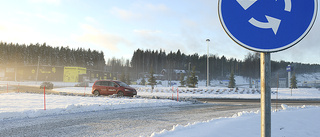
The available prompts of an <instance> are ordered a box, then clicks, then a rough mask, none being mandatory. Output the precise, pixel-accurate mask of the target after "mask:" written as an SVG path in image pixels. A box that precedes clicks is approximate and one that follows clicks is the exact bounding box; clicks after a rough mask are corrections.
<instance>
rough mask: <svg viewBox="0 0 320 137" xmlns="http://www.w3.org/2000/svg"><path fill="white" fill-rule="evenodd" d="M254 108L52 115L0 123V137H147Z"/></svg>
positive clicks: (216, 106) (177, 108)
mask: <svg viewBox="0 0 320 137" xmlns="http://www.w3.org/2000/svg"><path fill="white" fill-rule="evenodd" d="M258 108H259V106H258V105H256V104H249V105H232V104H193V105H183V106H173V107H157V108H150V107H149V108H134V109H120V110H108V111H98V112H83V113H76V114H65V115H54V116H45V117H38V118H27V119H20V120H19V119H15V120H4V121H0V124H1V125H2V126H1V127H0V136H150V135H151V134H152V133H153V132H159V131H161V130H163V129H167V130H169V129H172V127H173V126H174V125H177V124H180V125H186V124H188V123H190V122H199V121H207V120H211V119H212V118H219V117H229V116H232V115H233V114H235V113H237V112H240V111H251V110H257V109H258Z"/></svg>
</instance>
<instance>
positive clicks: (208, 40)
mask: <svg viewBox="0 0 320 137" xmlns="http://www.w3.org/2000/svg"><path fill="white" fill-rule="evenodd" d="M206 41H207V87H209V82H210V81H209V42H210V39H207V40H206Z"/></svg>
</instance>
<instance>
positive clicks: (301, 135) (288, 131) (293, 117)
mask: <svg viewBox="0 0 320 137" xmlns="http://www.w3.org/2000/svg"><path fill="white" fill-rule="evenodd" d="M282 107H283V108H285V109H286V110H282V111H278V112H273V113H272V116H271V117H272V118H271V119H272V126H271V136H274V137H318V136H319V135H320V130H319V122H320V117H319V116H318V114H319V113H320V108H319V107H305V106H304V107H302V108H300V109H298V108H290V107H288V106H286V105H282ZM260 134H261V133H260V113H258V112H240V113H237V114H235V115H234V116H233V117H231V118H220V119H213V120H211V121H206V122H201V123H189V124H188V125H186V126H181V125H176V126H174V127H173V128H172V130H170V131H167V130H163V131H161V132H159V133H153V134H152V135H151V136H152V137H178V136H179V137H183V136H188V137H208V136H214V137H236V136H244V137H258V136H260Z"/></svg>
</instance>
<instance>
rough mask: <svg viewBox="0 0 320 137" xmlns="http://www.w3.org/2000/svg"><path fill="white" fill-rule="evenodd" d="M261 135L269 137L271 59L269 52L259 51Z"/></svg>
mask: <svg viewBox="0 0 320 137" xmlns="http://www.w3.org/2000/svg"><path fill="white" fill-rule="evenodd" d="M260 76H261V101H260V103H261V137H271V87H270V79H271V61H270V53H265V52H262V53H260Z"/></svg>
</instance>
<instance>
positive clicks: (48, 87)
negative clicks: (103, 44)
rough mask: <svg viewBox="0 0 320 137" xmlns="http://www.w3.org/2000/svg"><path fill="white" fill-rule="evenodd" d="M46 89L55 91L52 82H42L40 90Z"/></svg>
mask: <svg viewBox="0 0 320 137" xmlns="http://www.w3.org/2000/svg"><path fill="white" fill-rule="evenodd" d="M44 87H46V89H53V84H52V83H51V82H42V83H41V85H40V89H43V88H44Z"/></svg>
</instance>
